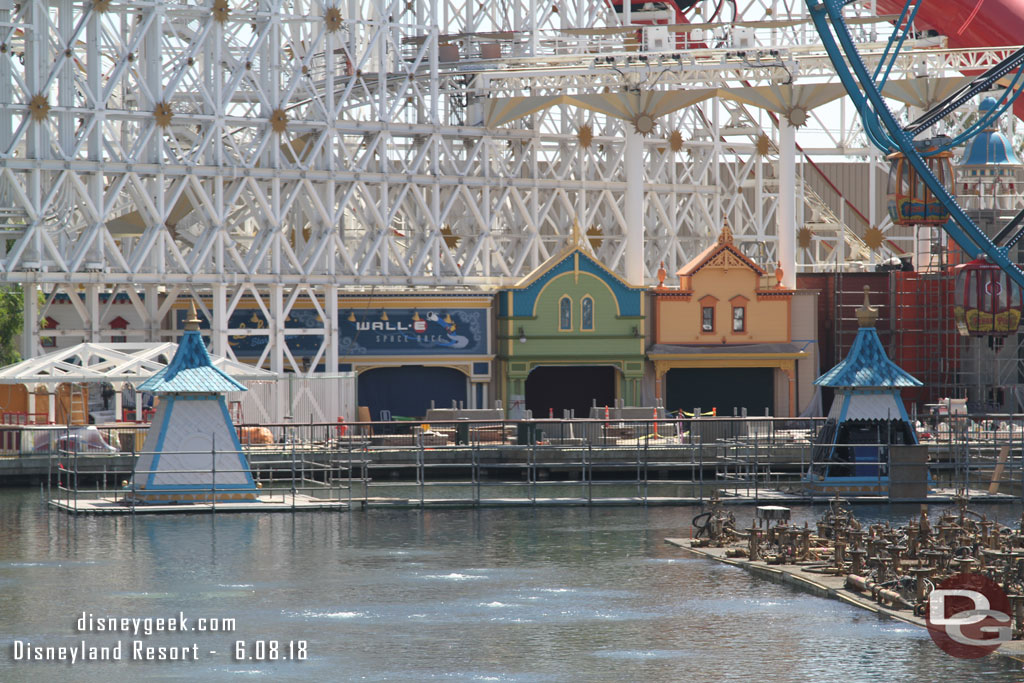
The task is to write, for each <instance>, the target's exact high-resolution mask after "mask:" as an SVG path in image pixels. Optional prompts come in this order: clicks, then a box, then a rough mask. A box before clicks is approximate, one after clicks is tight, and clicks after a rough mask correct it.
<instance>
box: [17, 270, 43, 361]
mask: <svg viewBox="0 0 1024 683" xmlns="http://www.w3.org/2000/svg"><path fill="white" fill-rule="evenodd" d="M21 291H22V295H23V297H24V304H23V306H22V313H21V316H22V317H21V321H22V328H21V357H22V358H23V359H24V358H33V357H34V356H36V352H37V346H36V344H37V343H38V341H39V299H38V294H37V292H38V290H37V289H36V286H35V285H34V284H32V283H30V282H26V283H25V284H24V285H22V290H21Z"/></svg>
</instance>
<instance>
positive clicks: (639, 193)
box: [624, 123, 644, 287]
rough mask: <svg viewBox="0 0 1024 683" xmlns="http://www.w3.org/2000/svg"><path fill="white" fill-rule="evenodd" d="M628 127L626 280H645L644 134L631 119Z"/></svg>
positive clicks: (634, 283)
mask: <svg viewBox="0 0 1024 683" xmlns="http://www.w3.org/2000/svg"><path fill="white" fill-rule="evenodd" d="M624 127H625V129H626V145H625V154H626V160H625V161H626V163H625V175H626V198H625V214H626V216H625V217H626V251H625V262H626V267H625V272H626V280H627V281H628V282H629V284H631V285H634V286H638V287H639V286H642V285H643V284H644V138H643V136H642V135H640V133H637V132H636V131H635V130H633V126H632V125H631V124H629V123H626V124H625V125H624Z"/></svg>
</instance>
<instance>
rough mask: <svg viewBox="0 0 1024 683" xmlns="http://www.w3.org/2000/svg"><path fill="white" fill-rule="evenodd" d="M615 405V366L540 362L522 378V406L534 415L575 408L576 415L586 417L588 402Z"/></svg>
mask: <svg viewBox="0 0 1024 683" xmlns="http://www.w3.org/2000/svg"><path fill="white" fill-rule="evenodd" d="M594 400H596V401H597V405H599V406H606V405H607V406H613V405H615V368H613V367H610V366H602V365H576V366H541V367H538V368H534V369H533V371H531V372H530V375H529V376H528V377H527V378H526V408H527V410H532V411H533V416H534V417H535V418H545V417H547V416H548V415H549V414H550V411H551V410H554V414H555V417H558V418H561V417H562V411H563V410H575V411H576V417H589V416H590V406H591V405H592V402H593V401H594Z"/></svg>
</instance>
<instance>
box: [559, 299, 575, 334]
mask: <svg viewBox="0 0 1024 683" xmlns="http://www.w3.org/2000/svg"><path fill="white" fill-rule="evenodd" d="M558 330H559V331H560V332H566V331H570V330H572V299H570V298H569V297H567V296H563V297H562V298H561V299H560V300H559V302H558Z"/></svg>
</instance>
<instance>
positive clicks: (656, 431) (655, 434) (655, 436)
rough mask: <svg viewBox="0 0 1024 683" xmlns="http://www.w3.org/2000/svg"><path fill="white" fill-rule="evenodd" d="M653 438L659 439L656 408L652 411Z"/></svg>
mask: <svg viewBox="0 0 1024 683" xmlns="http://www.w3.org/2000/svg"><path fill="white" fill-rule="evenodd" d="M654 438H655V439H660V438H661V437H660V436H658V409H657V408H655V409H654Z"/></svg>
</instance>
